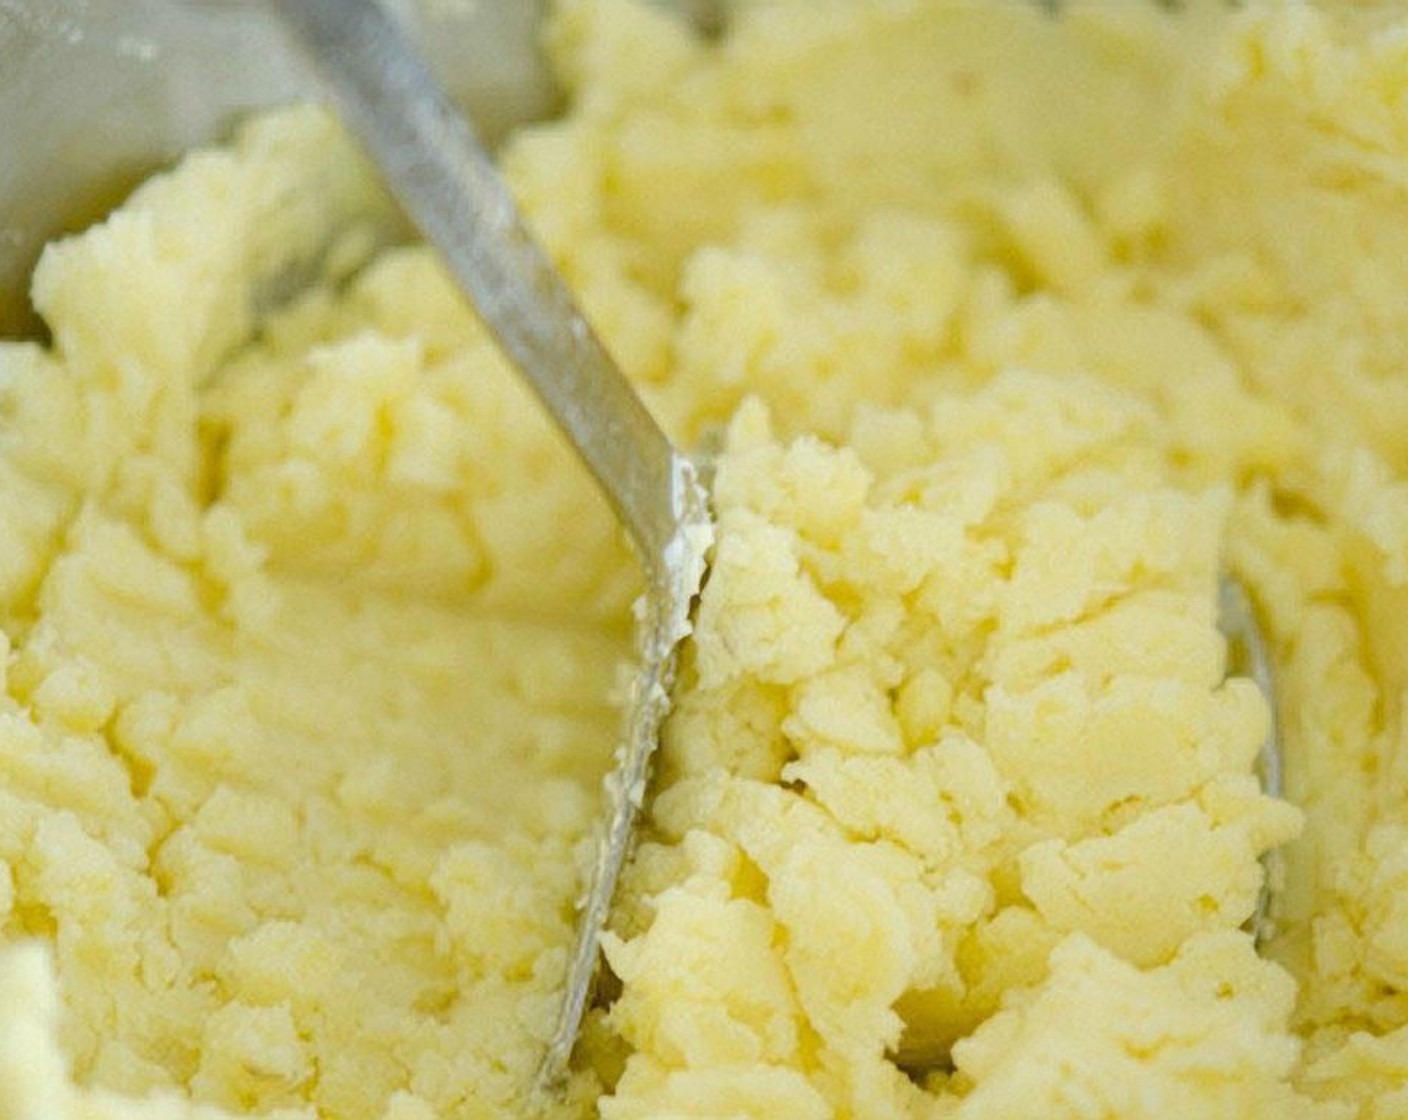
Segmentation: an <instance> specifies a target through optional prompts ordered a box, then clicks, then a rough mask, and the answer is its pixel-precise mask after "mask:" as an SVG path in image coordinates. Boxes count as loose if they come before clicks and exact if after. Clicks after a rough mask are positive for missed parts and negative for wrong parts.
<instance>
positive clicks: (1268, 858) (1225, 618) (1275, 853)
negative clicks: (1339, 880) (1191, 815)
mask: <svg viewBox="0 0 1408 1120" xmlns="http://www.w3.org/2000/svg"><path fill="white" fill-rule="evenodd" d="M1217 625H1218V629H1220V630H1221V631H1222V633H1223V636H1224V637H1225V638H1226V639H1227V660H1228V665H1227V669H1228V672H1229V673H1233V674H1237V675H1241V676H1247V677H1250V678H1251V679H1252V680H1253V681H1254V682H1255V683H1256V686H1257V687H1258V688H1259V689H1261V694H1262V696H1264V697H1265V698H1266V704H1267V707H1268V708H1269V709H1270V712H1269V720H1270V722H1269V723H1268V724H1267V728H1266V738H1265V739H1264V740H1262V744H1261V751H1260V752H1259V754H1258V755H1257V772H1258V776H1259V777H1260V778H1261V787H1262V789H1264V790H1265V791H1266V792H1267V793H1269V794H1270V795H1271V796H1272V797H1280V796H1281V794H1282V777H1281V769H1282V759H1281V727H1280V720H1279V717H1278V714H1277V709H1276V677H1275V673H1274V670H1273V669H1272V667H1271V651H1270V648H1269V647H1268V646H1267V644H1266V636H1265V635H1264V634H1263V633H1262V632H1261V627H1260V625H1259V624H1258V623H1257V617H1256V606H1255V604H1254V603H1253V602H1252V597H1251V595H1250V594H1249V593H1248V592H1247V589H1246V587H1245V586H1244V585H1243V584H1242V582H1241V581H1240V580H1239V579H1237V578H1236V577H1235V576H1231V575H1227V574H1225V573H1224V574H1223V576H1222V579H1221V580H1220V581H1219V584H1218V614H1217ZM1262 868H1263V871H1264V878H1263V879H1262V883H1261V892H1260V893H1259V894H1258V895H1257V900H1256V910H1255V911H1254V912H1253V913H1252V916H1251V919H1250V920H1249V921H1248V923H1247V928H1248V929H1249V930H1250V931H1251V934H1252V936H1253V937H1254V938H1255V939H1256V943H1257V944H1258V945H1261V944H1262V943H1263V942H1265V941H1268V940H1270V938H1271V937H1273V936H1274V935H1275V932H1276V923H1275V914H1274V905H1273V904H1274V901H1275V893H1274V892H1275V889H1276V885H1277V882H1278V881H1279V879H1280V877H1281V873H1282V871H1281V853H1280V851H1279V850H1278V849H1276V848H1273V849H1271V851H1269V852H1267V853H1266V855H1265V856H1263V857H1262Z"/></svg>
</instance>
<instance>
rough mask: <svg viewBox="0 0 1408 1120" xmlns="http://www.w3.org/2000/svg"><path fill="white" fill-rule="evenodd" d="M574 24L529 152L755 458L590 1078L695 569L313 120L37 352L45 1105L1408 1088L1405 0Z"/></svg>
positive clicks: (614, 294)
mask: <svg viewBox="0 0 1408 1120" xmlns="http://www.w3.org/2000/svg"><path fill="white" fill-rule="evenodd" d="M549 44H550V47H551V50H552V53H553V56H554V60H555V63H556V65H557V67H558V70H559V73H560V74H561V76H562V78H563V81H564V82H565V83H566V85H567V87H568V89H569V92H570V95H571V107H570V111H569V112H568V113H567V115H566V116H565V117H564V118H563V119H562V120H561V121H558V122H555V123H553V124H550V125H545V126H540V127H538V128H535V129H532V130H529V131H527V132H525V133H523V134H522V135H520V136H519V137H518V138H516V140H515V141H514V142H513V143H512V145H511V146H510V147H509V149H508V151H507V153H506V156H505V165H506V168H507V170H508V172H509V174H510V176H511V178H512V180H513V182H514V184H515V187H516V189H517V190H518V192H519V194H520V196H521V198H522V199H523V201H524V204H525V206H526V208H527V210H528V211H529V213H530V214H531V215H532V218H533V220H534V222H535V225H536V227H537V228H538V230H539V231H540V234H541V236H542V238H543V240H544V241H545V243H546V245H547V246H548V248H549V249H550V250H551V252H552V253H553V254H554V256H555V257H556V259H557V260H558V261H559V263H560V265H561V267H562V268H563V270H564V272H565V273H566V275H567V277H568V279H569V281H570V282H571V283H572V284H573V286H574V287H575V288H576V289H577V291H578V292H579V293H580V294H581V297H582V299H583V301H584V303H585V305H586V307H587V308H588V310H589V312H590V314H591V315H592V317H593V318H594V320H595V321H596V322H597V324H598V325H599V327H600V329H601V331H602V333H603V334H604V336H605V337H606V339H607V340H608V342H609V343H610V345H611V346H612V348H613V350H614V351H615V352H616V353H617V355H618V356H619V358H620V360H621V361H622V362H623V364H624V365H625V366H626V368H627V370H628V372H629V373H630V374H631V376H632V377H633V378H634V379H635V380H636V382H637V384H638V385H639V386H640V387H641V391H642V392H643V393H644V394H645V395H646V397H647V399H648V400H649V402H650V404H651V406H652V408H653V409H654V410H655V411H656V412H657V414H658V415H659V416H660V417H661V418H662V421H663V422H664V423H665V424H666V426H667V427H668V428H669V430H670V431H671V433H672V434H673V435H674V436H675V438H676V439H677V440H679V441H680V443H681V444H683V445H685V446H699V445H704V444H708V443H710V442H714V441H721V443H722V450H721V452H720V453H719V455H718V462H717V473H716V476H715V481H714V506H715V511H716V514H717V518H718V540H717V544H716V547H715V550H714V553H713V557H712V570H711V575H710V579H709V582H708V584H707V586H706V589H705V592H704V594H703V596H702V599H701V602H700V604H699V608H698V615H697V620H696V629H695V634H694V637H693V639H692V640H691V642H690V643H689V644H688V646H687V648H686V650H685V653H684V660H683V665H682V671H681V680H680V683H679V687H678V692H677V706H676V711H675V713H674V714H673V716H672V717H671V720H670V723H669V725H668V728H667V731H666V735H665V743H664V747H663V751H662V754H661V757H660V763H659V771H658V775H657V781H656V784H655V787H654V791H653V795H652V801H651V805H650V809H649V813H648V819H647V820H646V822H645V824H644V826H643V834H642V840H641V844H640V847H639V849H638V851H637V853H636V856H635V858H634V860H633V862H632V864H631V865H630V866H629V868H628V870H627V874H626V878H625V882H624V885H623V888H622V891H621V894H620V897H619V899H618V905H617V907H616V911H615V914H614V916H613V919H612V923H611V930H610V932H609V934H608V937H607V941H606V946H605V953H606V959H607V961H608V962H609V969H610V972H609V975H608V977H607V982H606V983H605V985H604V988H603V992H602V995H601V999H600V1000H599V1006H598V1007H597V1008H596V1009H595V1010H593V1012H592V1013H591V1015H590V1016H589V1019H588V1022H587V1024H586V1027H585V1030H584V1036H583V1043H582V1046H581V1047H580V1049H579V1054H578V1062H577V1067H578V1068H577V1070H576V1072H575V1073H574V1075H573V1081H572V1084H571V1086H570V1087H569V1090H568V1093H567V1095H566V1096H565V1098H564V1099H562V1100H560V1101H556V1102H552V1103H550V1104H548V1105H546V1106H544V1105H543V1102H536V1103H534V1102H533V1101H532V1100H531V1099H530V1097H529V1095H528V1091H527V1087H528V1085H529V1082H530V1079H531V1076H532V1072H533V1068H534V1065H535V1062H536V1061H537V1057H538V1053H539V1051H540V1047H541V1045H542V1043H543V1040H544V1039H545V1037H546V1035H547V1032H548V1029H549V1025H550V1023H551V1018H552V1014H553V1011H554V1005H555V1001H556V999H557V997H558V994H559V990H560V985H561V973H562V969H563V967H564V962H565V955H566V946H567V944H568V941H569V939H570V935H571V928H572V922H573V909H572V907H573V900H574V898H575V896H576V893H577V891H578V889H579V883H580V880H581V871H582V868H583V867H584V863H585V859H586V856H587V838H588V836H589V832H590V828H591V824H592V821H593V820H594V819H595V817H596V814H597V813H598V811H599V809H600V804H601V798H600V795H599V787H600V779H601V776H602V774H603V772H604V771H605V769H606V768H607V766H608V765H609V759H610V753H611V749H612V746H613V739H614V733H615V728H616V718H617V714H616V712H615V710H614V708H613V707H612V703H611V696H612V690H613V681H614V680H615V678H616V673H617V670H618V666H619V664H620V662H621V661H622V659H623V658H624V657H625V655H626V653H627V650H628V642H629V604H630V600H631V598H632V597H633V595H634V594H635V593H636V583H635V578H634V576H633V568H632V564H631V561H630V559H629V557H628V555H627V553H626V551H625V549H624V548H623V546H622V544H621V538H620V534H619V531H618V530H617V528H616V527H615V525H614V524H613V522H612V520H611V517H610V515H609V512H608V511H607V508H606V507H605V505H604V503H603V502H602V501H601V500H600V499H599V497H598V496H597V495H596V494H595V493H594V491H593V490H592V487H591V485H590V483H589V482H588V481H587V480H586V479H585V478H583V477H582V475H581V472H580V471H579V470H578V468H577V467H576V466H575V464H574V463H573V461H572V459H571V456H570V455H569V454H568V452H567V451H566V449H565V448H564V446H563V445H562V443H561V441H560V440H559V439H558V438H557V437H556V435H555V434H554V433H553V432H552V431H551V429H550V428H549V426H548V424H547V422H546V421H545V420H544V419H543V418H542V417H541V416H540V414H539V412H538V409H537V408H536V406H535V404H534V403H533V401H532V400H531V399H530V398H529V396H528V394H527V393H526V392H525V391H524V390H523V389H521V388H520V386H519V385H518V384H517V382H516V381H515V379H514V378H513V376H512V375H511V373H510V372H509V371H508V370H507V369H506V368H505V367H504V365H503V363H502V362H501V360H500V359H499V358H498V357H497V356H496V353H495V351H494V349H493V347H492V345H491V344H490V342H489V341H488V339H487V338H486V336H485V334H484V332H483V330H482V329H481V328H480V327H479V326H478V325H477V323H476V322H475V320H474V318H473V316H472V314H471V313H470V311H469V310H468V309H467V308H466V307H465V306H464V304H463V303H462V301H461V300H460V299H459V298H458V296H457V295H456V294H455V291H454V289H453V287H452V285H451V284H450V283H449V281H448V280H447V278H446V277H445V276H444V274H443V273H442V272H441V270H440V269H439V268H438V266H437V264H436V262H435V260H434V257H433V256H432V254H431V253H430V252H429V251H428V250H427V249H425V248H424V247H417V246H403V247H395V248H381V249H377V248H376V246H377V245H384V244H385V241H386V238H385V237H384V236H383V235H384V234H385V233H386V232H387V231H388V230H391V229H392V228H393V227H394V220H393V219H392V217H391V216H390V214H389V208H388V207H387V205H386V202H385V200H384V199H383V198H382V197H381V195H380V194H379V192H378V189H377V188H376V186H375V185H374V184H375V180H374V177H373V176H371V175H370V174H369V172H368V171H367V169H366V168H365V167H364V166H363V165H362V163H361V162H360V161H359V159H358V157H357V156H356V154H355V151H354V149H353V147H352V145H351V144H350V142H349V141H348V140H347V139H346V138H345V137H344V136H343V135H342V134H341V132H340V130H339V129H338V127H337V126H336V125H335V124H334V123H333V122H332V121H330V120H329V119H328V118H327V117H326V116H325V115H323V114H321V113H320V112H318V111H316V110H312V109H296V110H289V111H285V112H282V113H278V114H275V115H272V116H270V117H267V118H265V119H262V120H258V121H255V122H252V123H250V124H249V125H248V126H246V128H245V129H244V130H243V131H242V132H241V133H240V135H239V137H238V139H237V140H236V141H235V142H234V143H233V144H232V145H231V146H230V147H229V148H226V149H220V150H215V151H210V152H204V153H198V154H194V155H192V156H190V157H189V158H188V159H186V160H185V161H184V162H183V163H182V164H181V166H180V167H179V168H177V169H176V170H175V171H173V172H172V173H170V174H169V175H166V176H163V177H160V178H158V179H155V180H153V181H152V182H151V183H149V184H148V185H147V186H146V187H144V188H143V189H142V190H141V191H139V192H138V193H137V195H136V196H134V198H132V199H131V200H130V201H129V202H128V203H127V204H126V205H125V206H124V207H123V208H122V209H121V210H120V211H118V212H117V213H116V214H114V215H113V216H112V217H111V218H110V219H109V220H108V221H107V222H105V223H104V224H102V225H101V226H99V227H97V228H95V229H94V230H92V231H90V232H88V233H86V234H83V235H82V236H79V237H77V238H74V239H71V240H69V241H65V242H62V243H59V244H56V245H54V246H52V247H51V248H50V249H49V250H48V252H47V253H46V255H45V257H44V259H43V261H42V263H41V266H40V268H39V270H38V272H37V274H36V276H35V281H34V299H35V302H36V305H37V307H38V308H39V310H40V311H41V312H42V314H43V315H44V317H45V319H46V321H47V322H48V324H49V326H50V328H51V330H52V336H53V337H52V343H51V344H48V345H39V344H34V343H18V342H15V343H6V344H4V345H3V348H0V409H3V423H2V424H0V510H3V517H4V526H5V529H4V532H3V534H0V628H3V634H4V644H5V651H6V656H5V659H4V684H5V688H4V699H3V702H0V856H3V860H4V863H3V871H4V873H3V874H0V921H2V922H3V926H2V927H0V946H3V948H0V1118H2V1120H80V1118H82V1120H116V1118H123V1120H159V1118H160V1120H177V1118H183V1120H185V1118H194V1117H199V1118H201V1120H223V1118H228V1117H234V1116H241V1117H242V1116H251V1115H257V1116H269V1117H278V1118H280V1120H294V1118H298V1120H312V1118H326V1120H334V1118H336V1120H376V1118H382V1120H431V1118H444V1120H450V1118H461V1117H480V1116H494V1115H523V1114H525V1113H526V1112H528V1111H530V1110H531V1109H533V1108H536V1107H546V1108H547V1109H548V1110H549V1111H552V1112H555V1113H560V1114H561V1115H563V1116H586V1115H593V1114H599V1115H601V1116H603V1117H606V1118H607V1120H635V1118H645V1117H666V1116H668V1117H684V1116H695V1117H757V1118H765V1117H766V1118H769V1120H773V1118H798V1120H801V1118H817V1120H821V1118H824V1117H831V1116H837V1117H888V1116H896V1117H899V1116H904V1117H916V1118H944V1117H954V1118H965V1120H967V1118H972V1120H980V1118H1017V1117H1038V1116H1039V1117H1072V1118H1076V1117H1081V1118H1099V1117H1110V1118H1114V1117H1120V1118H1127V1117H1146V1116H1147V1117H1229V1118H1231V1117H1261V1116H1265V1117H1278V1118H1280V1117H1305V1118H1317V1120H1320V1118H1323V1120H1330V1118H1334V1120H1348V1118H1351V1117H1358V1118H1362V1120H1387V1118H1390V1117H1403V1116H1408V1088H1405V1086H1408V743H1406V742H1405V733H1404V722H1403V699H1404V691H1405V686H1408V655H1405V652H1404V651H1405V648H1408V647H1405V644H1404V637H1403V635H1404V634H1405V633H1408V484H1405V481H1404V479H1405V474H1408V435H1405V433H1408V376H1406V375H1405V361H1408V344H1405V340H1408V302H1405V295H1404V293H1405V292H1408V263H1405V262H1408V194H1405V187H1404V182H1405V172H1408V124H1405V120H1408V118H1405V116H1404V113H1403V109H1404V104H1405V102H1404V90H1405V76H1408V23H1404V22H1402V16H1401V13H1400V12H1399V11H1397V10H1396V8H1395V6H1394V5H1383V6H1379V7H1375V6H1359V7H1355V8H1352V9H1350V8H1347V9H1345V10H1343V11H1341V10H1339V9H1333V10H1332V9H1329V8H1315V7H1311V6H1308V5H1305V4H1284V5H1274V6H1271V5H1267V6H1259V5H1256V4H1252V5H1247V6H1244V7H1243V8H1241V9H1239V10H1236V11H1232V12H1228V11H1226V10H1224V9H1223V8H1222V7H1221V6H1206V7H1200V6H1197V5H1193V6H1191V7H1190V8H1189V10H1186V11H1183V12H1181V13H1179V14H1177V15H1171V14H1168V13H1165V12H1162V11H1159V10H1156V9H1154V8H1152V7H1151V8H1148V9H1145V8H1143V7H1139V6H1135V5H1096V6H1091V7H1082V6H1080V5H1073V6H1071V8H1070V10H1069V11H1068V12H1067V13H1066V15H1065V16H1063V17H1062V18H1061V19H1052V18H1049V17H1047V16H1044V15H1042V14H1040V13H1039V12H1038V11H1035V10H1029V9H1027V8H1025V7H1022V6H1019V5H1006V4H1001V5H989V6H978V5H951V4H944V3H919V2H913V3H908V2H907V3H897V4H884V5H877V4H868V3H866V4H862V3H841V2H834V3H833V2H828V3H825V4H809V3H808V4H803V3H800V2H799V3H767V4H744V5H741V6H740V7H739V8H738V9H737V11H736V13H735V15H734V18H733V20H732V24H731V26H730V28H729V30H728V32H727V33H726V34H725V36H724V37H723V38H722V39H720V40H718V41H705V40H701V39H698V38H696V37H694V36H693V35H692V34H691V33H690V32H689V31H687V30H686V29H685V28H683V27H682V26H681V25H679V24H676V23H674V22H672V21H671V20H670V19H669V18H668V17H666V16H665V15H662V14H660V13H659V12H656V11H653V10H651V9H649V8H647V7H644V6H641V5H637V4H630V3H625V2H622V0H596V2H591V3H578V2H571V3H566V4H563V5H561V6H560V10H559V11H558V13H557V14H556V16H555V17H554V20H553V21H552V23H551V25H550V29H549ZM310 276H311V277H312V279H311V280H307V277H310ZM290 278H292V279H290ZM304 280H306V282H302V281H304ZM290 289H296V290H297V291H298V293H299V294H297V295H296V297H294V298H291V299H288V298H285V299H284V300H276V299H274V298H272V296H271V293H273V292H279V291H282V292H287V291H288V290H290ZM1223 570H1230V571H1232V572H1234V573H1236V574H1237V575H1238V576H1239V577H1240V578H1241V579H1242V580H1243V581H1244V582H1245V583H1246V584H1247V585H1248V586H1249V587H1250V588H1251V589H1252V591H1253V593H1254V594H1255V597H1256V599H1257V601H1258V604H1259V607H1260V611H1261V616H1262V620H1263V623H1264V626H1265V629H1266V631H1267V634H1268V637H1269V638H1270V640H1271V643H1272V646H1273V650H1274V656H1275V661H1276V668H1277V673H1278V698H1279V703H1278V715H1279V718H1280V727H1281V735H1282V740H1283V745H1284V750H1285V755H1286V786H1287V789H1286V793H1287V799H1286V800H1285V801H1281V800H1276V799H1273V798H1271V797H1268V796H1266V795H1265V794H1263V792H1262V791H1261V788H1260V785H1259V782H1258V780H1257V777H1256V775H1255V759H1256V755H1257V751H1258V749H1259V746H1260V744H1261V742H1262V739H1263V737H1264V735H1265V733H1266V730H1267V727H1268V720H1269V712H1268V708H1267V705H1266V703H1265V702H1264V700H1263V697H1262V696H1261V694H1260V692H1259V691H1258V689H1257V688H1256V687H1255V686H1254V685H1252V684H1251V683H1250V682H1249V681H1246V680H1243V679H1241V678H1239V677H1237V676H1236V675H1235V674H1229V672H1228V664H1227V650H1226V649H1225V644H1224V642H1223V640H1222V638H1221V637H1220V635H1219V632H1218V630H1217V625H1216V623H1217V581H1218V575H1219V572H1221V571H1223ZM1273 849H1274V850H1277V851H1278V852H1279V853H1280V855H1279V859H1280V864H1279V870H1278V871H1277V880H1278V881H1277V883H1276V907H1275V913H1274V918H1275V929H1274V935H1273V936H1272V937H1271V938H1270V939H1269V940H1268V941H1267V942H1266V943H1265V944H1264V945H1263V946H1262V947H1261V950H1260V952H1258V950H1257V948H1256V946H1254V944H1253V941H1252V938H1251V936H1250V934H1249V933H1247V932H1246V931H1245V929H1244V926H1245V923H1246V922H1247V920H1248V918H1249V917H1250V915H1251V914H1252V912H1253V908H1254V906H1255V905H1256V900H1257V897H1258V892H1259V891H1260V889H1261V884H1262V879H1263V864H1262V857H1263V856H1264V855H1265V854H1266V853H1267V852H1269V851H1272V850H1273Z"/></svg>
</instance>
